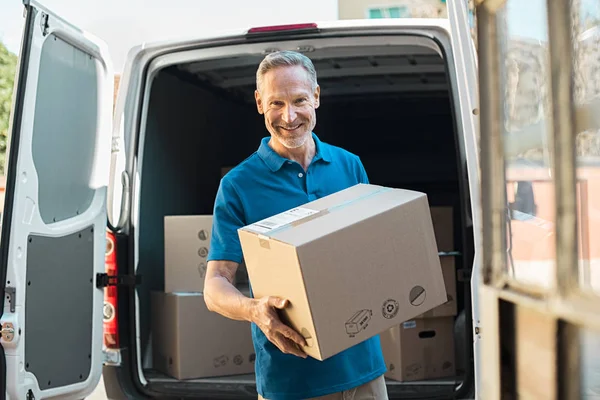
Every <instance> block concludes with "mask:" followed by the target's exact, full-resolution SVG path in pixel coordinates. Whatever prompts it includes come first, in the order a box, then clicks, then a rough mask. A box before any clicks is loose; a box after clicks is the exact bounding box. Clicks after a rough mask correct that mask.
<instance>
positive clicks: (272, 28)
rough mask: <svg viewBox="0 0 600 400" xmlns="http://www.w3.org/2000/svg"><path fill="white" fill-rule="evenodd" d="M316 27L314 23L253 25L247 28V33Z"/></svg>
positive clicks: (300, 29) (301, 29)
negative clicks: (253, 26)
mask: <svg viewBox="0 0 600 400" xmlns="http://www.w3.org/2000/svg"><path fill="white" fill-rule="evenodd" d="M317 28H318V26H317V24H315V23H308V24H289V25H272V26H259V27H255V28H250V29H249V30H248V34H253V33H275V32H283V31H304V30H312V29H317Z"/></svg>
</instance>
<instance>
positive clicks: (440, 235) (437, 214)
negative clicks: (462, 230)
mask: <svg viewBox="0 0 600 400" xmlns="http://www.w3.org/2000/svg"><path fill="white" fill-rule="evenodd" d="M430 211H431V220H432V222H433V229H434V232H435V240H436V243H437V247H438V250H439V251H454V214H453V213H454V209H453V208H452V207H446V206H444V207H431V210H430Z"/></svg>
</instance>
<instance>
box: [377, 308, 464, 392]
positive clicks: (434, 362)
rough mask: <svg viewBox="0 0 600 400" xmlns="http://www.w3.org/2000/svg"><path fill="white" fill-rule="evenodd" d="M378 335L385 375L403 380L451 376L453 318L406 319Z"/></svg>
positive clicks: (452, 363) (453, 364)
mask: <svg viewBox="0 0 600 400" xmlns="http://www.w3.org/2000/svg"><path fill="white" fill-rule="evenodd" d="M379 337H380V340H381V348H382V350H383V357H384V359H385V363H386V365H387V372H386V373H385V377H386V378H390V379H394V380H397V381H404V382H406V381H420V380H426V379H435V378H446V377H452V376H454V375H455V371H456V367H455V358H454V357H455V350H454V318H453V317H443V318H426V319H414V320H410V321H406V322H404V323H402V324H400V325H396V326H394V327H393V328H391V329H389V330H387V331H385V332H382V333H381V334H380V335H379Z"/></svg>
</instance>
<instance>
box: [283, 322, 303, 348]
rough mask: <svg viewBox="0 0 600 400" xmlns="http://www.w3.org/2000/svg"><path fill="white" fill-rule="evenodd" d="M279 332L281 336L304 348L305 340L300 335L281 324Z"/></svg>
mask: <svg viewBox="0 0 600 400" xmlns="http://www.w3.org/2000/svg"><path fill="white" fill-rule="evenodd" d="M279 330H280V332H281V334H282V335H283V336H285V337H286V338H288V339H290V340H291V341H293V342H295V343H297V344H298V346H306V340H305V339H304V338H303V337H302V335H301V334H299V333H298V332H296V331H295V330H293V329H292V328H290V327H289V326H287V325H285V324H283V323H282V324H281V326H279Z"/></svg>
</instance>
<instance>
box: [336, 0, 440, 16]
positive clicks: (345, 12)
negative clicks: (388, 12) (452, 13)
mask: <svg viewBox="0 0 600 400" xmlns="http://www.w3.org/2000/svg"><path fill="white" fill-rule="evenodd" d="M394 6H396V7H403V6H406V7H408V9H409V12H410V17H411V18H447V17H448V12H447V10H446V4H445V2H443V1H441V0H338V15H339V19H363V18H368V9H369V8H371V7H394Z"/></svg>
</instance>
